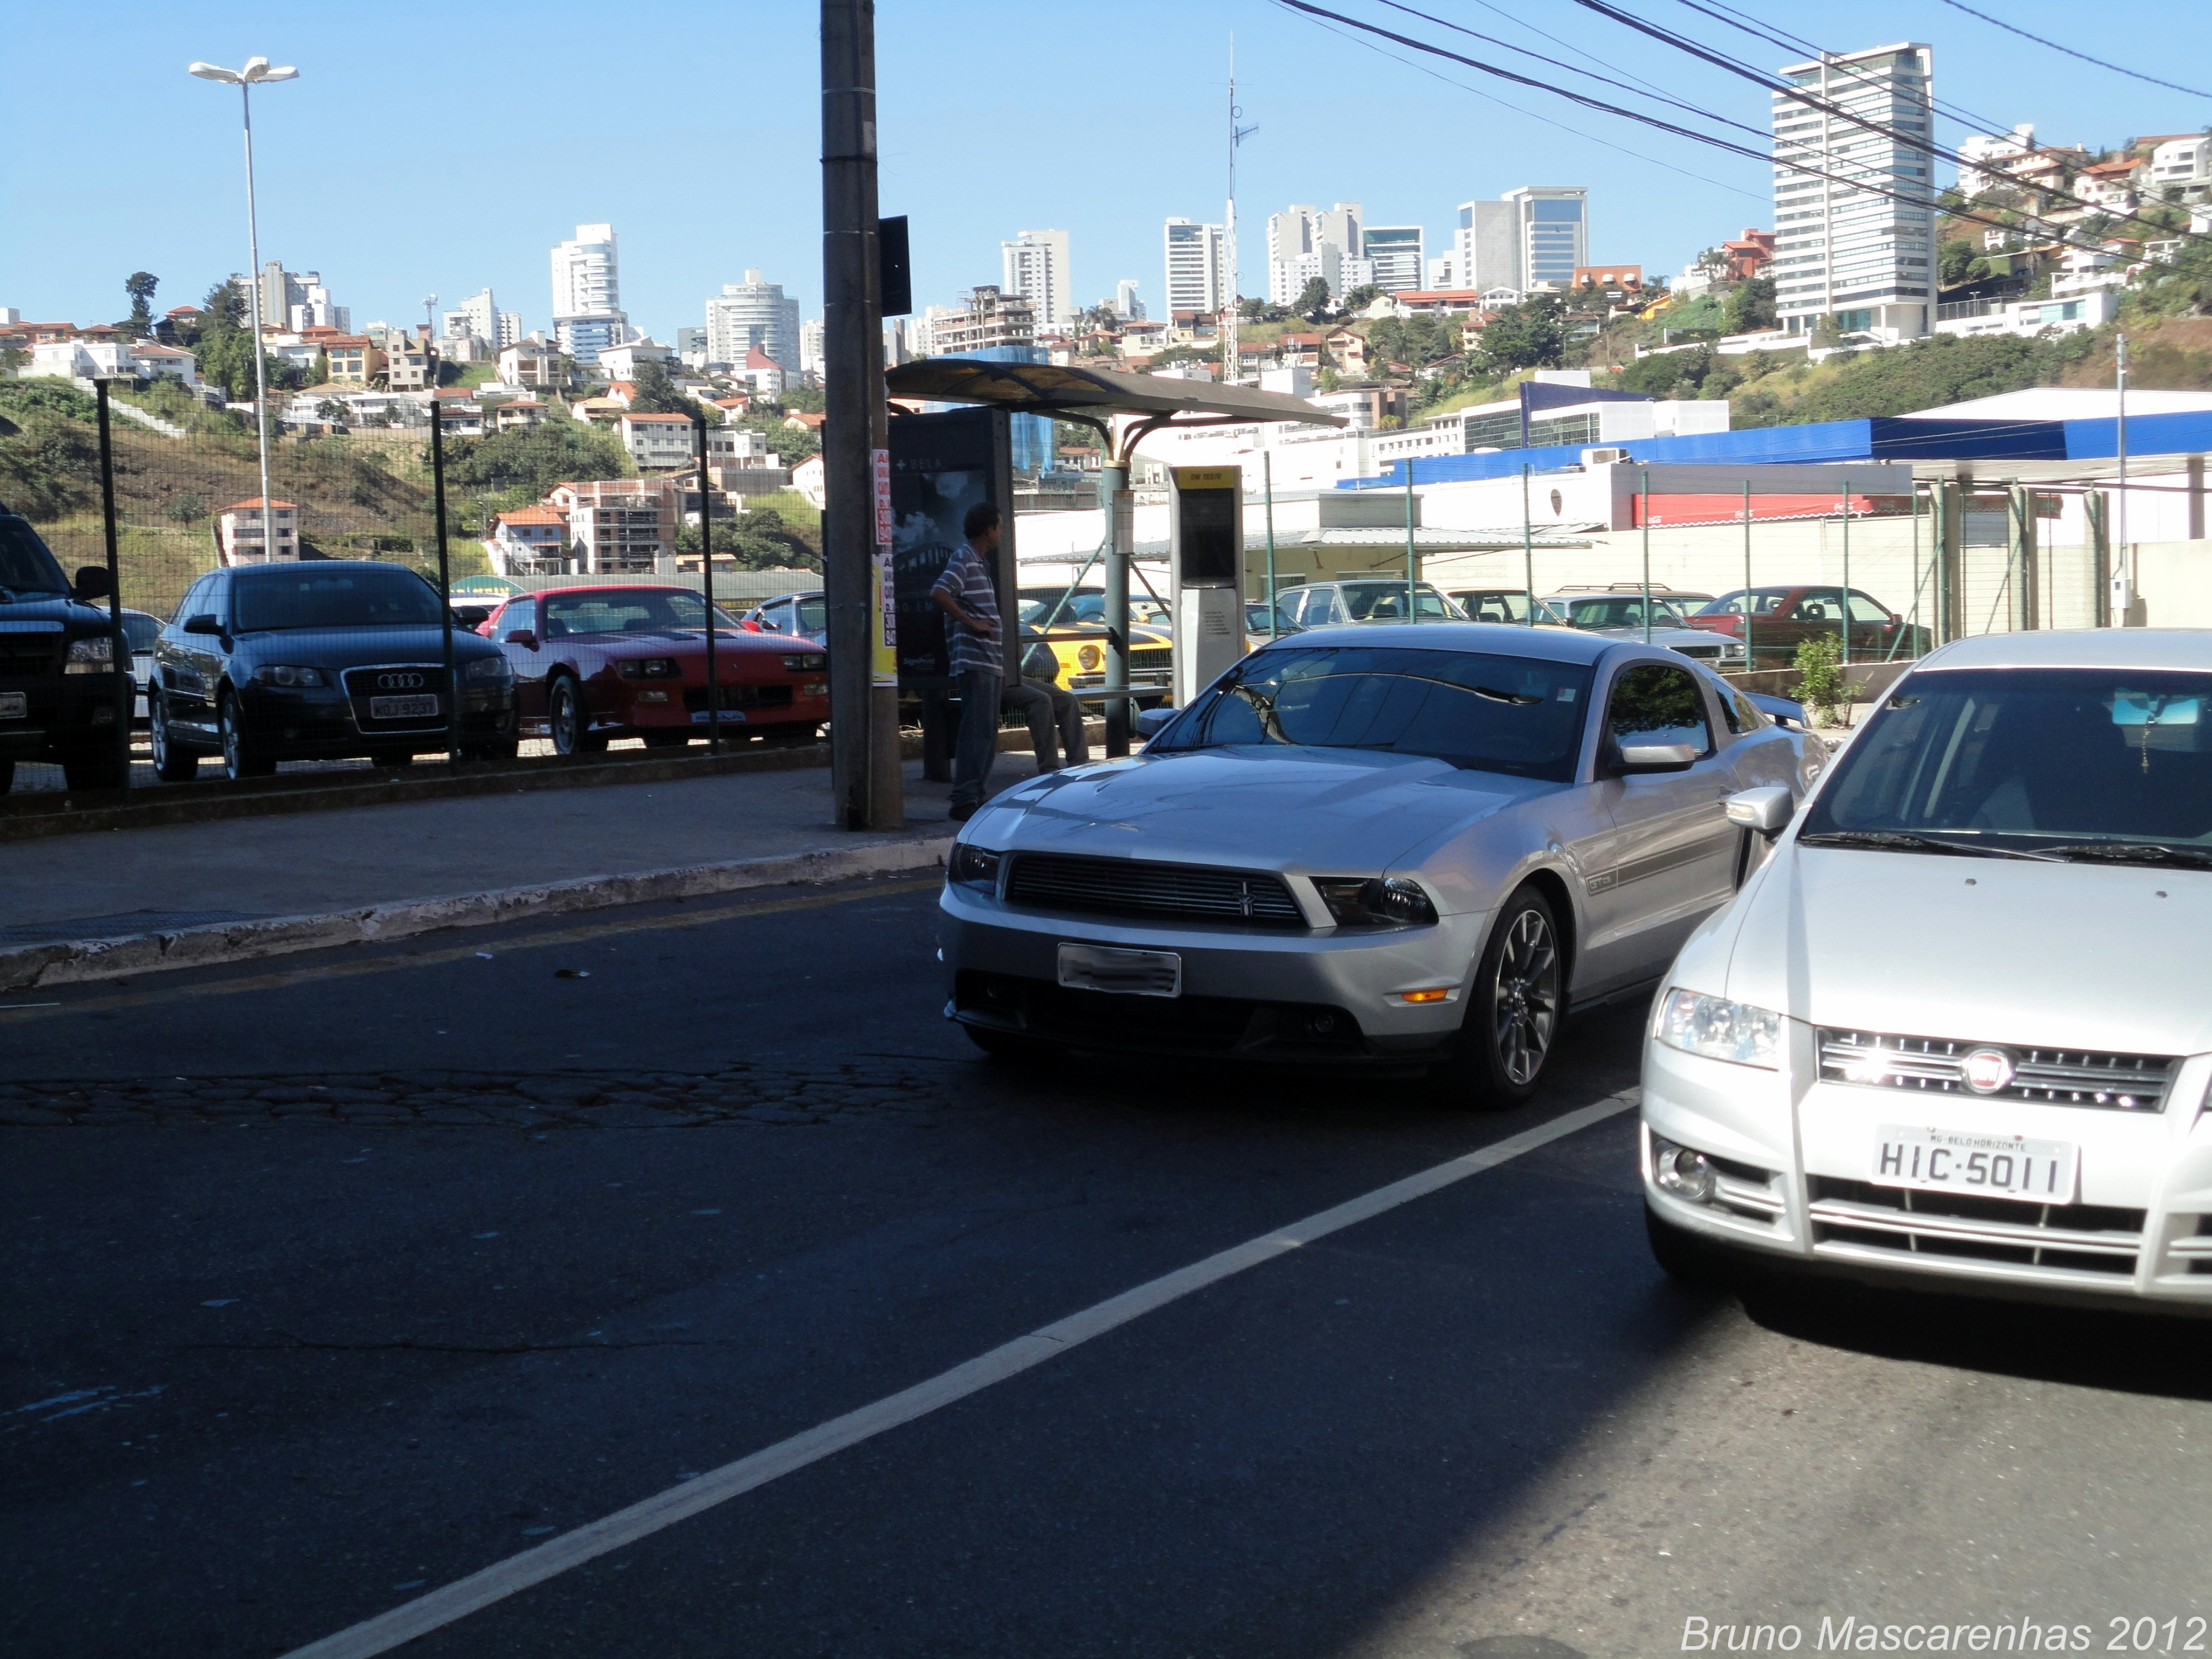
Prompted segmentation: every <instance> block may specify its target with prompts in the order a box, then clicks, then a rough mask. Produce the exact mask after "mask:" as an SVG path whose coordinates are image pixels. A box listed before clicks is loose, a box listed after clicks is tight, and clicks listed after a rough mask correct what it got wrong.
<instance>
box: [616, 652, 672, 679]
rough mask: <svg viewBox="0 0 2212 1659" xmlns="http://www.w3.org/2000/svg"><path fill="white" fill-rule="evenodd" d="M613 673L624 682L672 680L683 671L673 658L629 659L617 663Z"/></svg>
mask: <svg viewBox="0 0 2212 1659" xmlns="http://www.w3.org/2000/svg"><path fill="white" fill-rule="evenodd" d="M615 672H616V673H617V674H619V675H621V676H622V677H623V678H624V679H626V680H672V679H676V678H679V677H680V676H681V675H682V674H683V672H684V670H683V669H682V667H681V666H679V665H678V663H677V660H676V659H675V658H673V657H630V658H628V659H624V660H623V661H621V662H618V663H617V664H616V665H615Z"/></svg>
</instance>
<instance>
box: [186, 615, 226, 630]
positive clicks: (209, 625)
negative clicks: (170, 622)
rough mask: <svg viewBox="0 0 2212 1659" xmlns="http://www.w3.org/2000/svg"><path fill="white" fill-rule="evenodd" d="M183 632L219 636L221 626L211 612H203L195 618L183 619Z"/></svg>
mask: <svg viewBox="0 0 2212 1659" xmlns="http://www.w3.org/2000/svg"><path fill="white" fill-rule="evenodd" d="M185 633H187V634H220V633H222V623H219V622H217V621H216V619H215V617H214V615H213V613H212V612H210V611H201V612H200V614H199V615H198V616H197V617H185Z"/></svg>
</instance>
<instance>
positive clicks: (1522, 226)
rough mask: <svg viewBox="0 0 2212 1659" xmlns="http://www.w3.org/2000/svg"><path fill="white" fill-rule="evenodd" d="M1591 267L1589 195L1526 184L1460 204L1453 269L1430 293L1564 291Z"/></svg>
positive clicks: (1576, 188)
mask: <svg viewBox="0 0 2212 1659" xmlns="http://www.w3.org/2000/svg"><path fill="white" fill-rule="evenodd" d="M1584 264H1589V189H1588V188H1587V187H1586V186H1584V185H1522V186H1521V187H1520V188H1519V189H1517V190H1510V191H1506V192H1505V194H1504V196H1503V197H1500V198H1499V199H1498V200H1497V201H1495V202H1462V203H1461V204H1459V228H1458V232H1457V234H1456V235H1455V237H1454V239H1453V242H1452V252H1451V269H1450V270H1449V271H1448V272H1445V273H1441V274H1442V276H1443V280H1442V281H1439V280H1437V277H1438V275H1439V273H1436V272H1431V276H1430V282H1429V286H1430V287H1431V288H1462V289H1483V290H1487V289H1513V290H1514V291H1515V292H1516V293H1526V292H1528V290H1530V289H1538V288H1547V287H1548V288H1557V289H1565V288H1566V287H1568V286H1569V285H1570V284H1571V283H1572V282H1573V281H1574V274H1575V267H1576V266H1577V265H1584Z"/></svg>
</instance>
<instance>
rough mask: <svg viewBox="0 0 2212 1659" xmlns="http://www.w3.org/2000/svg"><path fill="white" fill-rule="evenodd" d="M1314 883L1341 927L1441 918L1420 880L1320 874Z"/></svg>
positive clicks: (1417, 922)
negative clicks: (1438, 916)
mask: <svg viewBox="0 0 2212 1659" xmlns="http://www.w3.org/2000/svg"><path fill="white" fill-rule="evenodd" d="M1314 886H1315V888H1316V890H1318V891H1319V892H1320V894H1321V902H1322V903H1323V904H1326V905H1327V906H1328V914H1329V915H1330V916H1331V917H1332V918H1333V919H1334V921H1335V922H1336V924H1337V926H1338V927H1427V926H1428V925H1429V924H1430V923H1431V922H1433V921H1435V920H1436V919H1437V907H1436V906H1435V905H1433V904H1431V903H1430V902H1429V896H1428V894H1427V893H1426V892H1425V891H1423V890H1422V888H1421V884H1420V883H1419V882H1417V881H1407V879H1406V878H1403V877H1402V876H1393V877H1390V878H1388V879H1385V878H1383V877H1381V876H1319V877H1316V878H1315V880H1314Z"/></svg>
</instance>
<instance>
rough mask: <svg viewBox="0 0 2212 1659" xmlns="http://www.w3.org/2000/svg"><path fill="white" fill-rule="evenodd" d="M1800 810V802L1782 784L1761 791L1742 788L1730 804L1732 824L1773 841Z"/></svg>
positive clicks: (1729, 814) (1731, 798) (1734, 795)
mask: <svg viewBox="0 0 2212 1659" xmlns="http://www.w3.org/2000/svg"><path fill="white" fill-rule="evenodd" d="M1796 810H1797V803H1796V801H1795V800H1794V799H1791V798H1790V792H1789V791H1788V790H1787V789H1785V788H1784V787H1782V786H1781V785H1780V784H1778V783H1770V784H1767V785H1765V786H1764V787H1760V788H1758V789H1739V790H1738V791H1736V793H1735V794H1733V795H1730V796H1729V798H1728V801H1727V812H1728V821H1729V823H1740V824H1741V825H1742V826H1743V827H1744V828H1745V829H1756V830H1757V831H1758V832H1759V834H1760V835H1762V836H1765V837H1766V838H1767V839H1768V840H1769V841H1772V840H1773V839H1774V838H1775V836H1778V835H1780V834H1781V833H1782V832H1783V830H1784V829H1787V828H1788V827H1789V824H1790V815H1791V814H1792V813H1794V812H1796Z"/></svg>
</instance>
